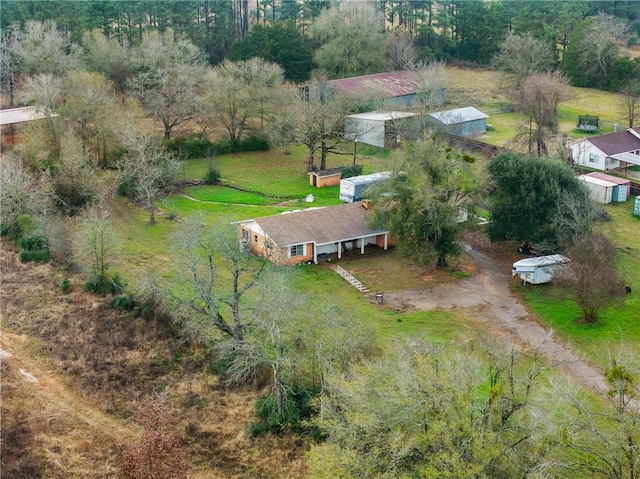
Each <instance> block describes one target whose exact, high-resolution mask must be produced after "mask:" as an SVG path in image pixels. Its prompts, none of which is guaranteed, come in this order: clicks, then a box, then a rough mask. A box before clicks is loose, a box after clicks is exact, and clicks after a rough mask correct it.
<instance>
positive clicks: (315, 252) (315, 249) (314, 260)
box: [309, 243, 318, 264]
mask: <svg viewBox="0 0 640 479" xmlns="http://www.w3.org/2000/svg"><path fill="white" fill-rule="evenodd" d="M309 244H310V245H311V247H312V248H313V264H318V248H317V247H316V244H315V243H309Z"/></svg>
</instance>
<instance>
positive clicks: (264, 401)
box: [251, 386, 315, 437]
mask: <svg viewBox="0 0 640 479" xmlns="http://www.w3.org/2000/svg"><path fill="white" fill-rule="evenodd" d="M314 397H315V393H314V392H313V391H308V390H306V389H303V388H301V387H296V386H294V387H293V388H292V389H291V393H290V395H289V397H288V398H287V399H286V401H285V405H284V412H283V413H282V414H278V413H277V412H276V407H275V398H274V397H273V394H271V393H269V394H267V395H265V396H262V397H260V398H258V399H257V400H256V415H257V416H258V418H259V420H258V421H257V422H255V423H253V424H252V425H251V435H252V436H254V437H255V436H260V435H263V434H267V433H274V434H279V433H282V432H284V431H285V430H287V429H288V428H291V430H292V431H293V432H296V433H305V432H313V431H311V430H310V429H308V427H307V426H306V425H305V424H304V420H305V419H308V418H309V417H310V416H311V413H312V412H313V409H312V407H311V401H312V399H313V398H314Z"/></svg>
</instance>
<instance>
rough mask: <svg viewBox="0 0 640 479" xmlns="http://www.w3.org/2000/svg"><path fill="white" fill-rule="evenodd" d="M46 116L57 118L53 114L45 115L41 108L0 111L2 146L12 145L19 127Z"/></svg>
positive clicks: (26, 107)
mask: <svg viewBox="0 0 640 479" xmlns="http://www.w3.org/2000/svg"><path fill="white" fill-rule="evenodd" d="M47 116H58V115H57V114H55V113H53V114H50V115H47V113H46V112H45V111H44V109H43V108H40V107H37V106H24V107H21V108H10V109H7V110H0V129H1V131H2V144H3V145H13V144H14V143H15V141H16V133H17V131H18V129H19V125H21V124H22V123H26V122H28V121H33V120H42V119H43V118H47Z"/></svg>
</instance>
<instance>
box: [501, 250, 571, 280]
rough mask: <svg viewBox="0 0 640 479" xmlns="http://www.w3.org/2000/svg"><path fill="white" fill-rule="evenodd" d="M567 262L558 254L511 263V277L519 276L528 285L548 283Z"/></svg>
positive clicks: (567, 260) (567, 259)
mask: <svg viewBox="0 0 640 479" xmlns="http://www.w3.org/2000/svg"><path fill="white" fill-rule="evenodd" d="M568 262H569V258H566V257H564V256H562V255H560V254H552V255H550V256H536V257H534V258H525V259H521V260H520V261H516V262H515V263H513V268H511V276H516V275H517V276H520V278H521V279H522V280H523V281H524V282H525V283H530V284H542V283H548V282H549V281H551V279H552V278H553V275H554V274H555V273H556V272H558V271H559V270H561V269H562V268H563V267H564V265H565V264H566V263H568Z"/></svg>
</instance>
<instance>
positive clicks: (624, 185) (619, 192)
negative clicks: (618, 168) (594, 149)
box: [585, 172, 631, 203]
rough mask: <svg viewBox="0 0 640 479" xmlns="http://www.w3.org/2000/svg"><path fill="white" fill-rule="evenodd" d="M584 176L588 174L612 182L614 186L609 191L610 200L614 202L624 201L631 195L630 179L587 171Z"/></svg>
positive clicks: (590, 176)
mask: <svg viewBox="0 0 640 479" xmlns="http://www.w3.org/2000/svg"><path fill="white" fill-rule="evenodd" d="M585 176H588V177H589V178H598V179H600V180H603V181H608V182H609V183H613V184H614V185H615V186H614V187H613V191H612V192H611V201H613V202H614V203H624V202H625V201H627V200H628V199H629V196H630V195H631V180H627V179H625V178H619V177H617V176H613V175H607V174H606V173H599V172H594V173H589V174H587V175H585Z"/></svg>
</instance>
